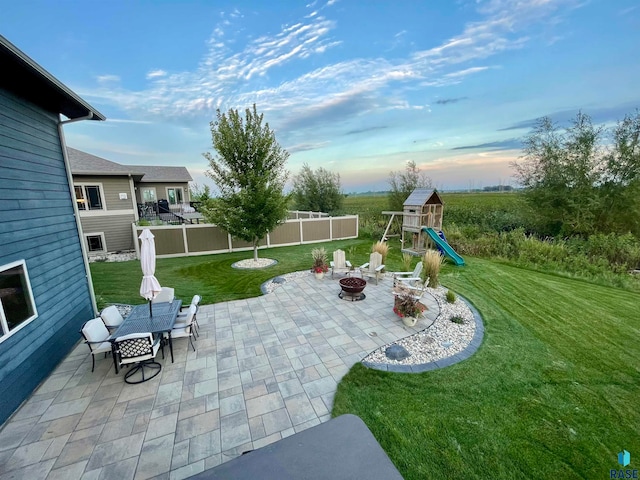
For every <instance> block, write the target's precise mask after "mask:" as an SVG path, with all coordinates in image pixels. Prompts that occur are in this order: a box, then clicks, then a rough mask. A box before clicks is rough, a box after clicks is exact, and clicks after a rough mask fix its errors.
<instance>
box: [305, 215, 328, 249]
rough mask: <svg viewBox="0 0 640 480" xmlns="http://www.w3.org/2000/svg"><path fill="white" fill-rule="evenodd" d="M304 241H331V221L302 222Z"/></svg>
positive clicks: (314, 220) (323, 219) (310, 220)
mask: <svg viewBox="0 0 640 480" xmlns="http://www.w3.org/2000/svg"><path fill="white" fill-rule="evenodd" d="M302 239H303V240H304V242H305V243H306V242H322V241H324V240H331V220H330V219H325V218H322V219H313V220H312V219H309V220H305V221H304V222H302Z"/></svg>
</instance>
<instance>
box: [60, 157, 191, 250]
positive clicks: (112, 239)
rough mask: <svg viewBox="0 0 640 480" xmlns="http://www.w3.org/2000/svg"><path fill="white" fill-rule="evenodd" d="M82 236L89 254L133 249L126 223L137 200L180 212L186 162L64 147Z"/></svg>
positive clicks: (185, 200) (185, 202)
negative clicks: (163, 163) (136, 160)
mask: <svg viewBox="0 0 640 480" xmlns="http://www.w3.org/2000/svg"><path fill="white" fill-rule="evenodd" d="M67 151H68V156H69V163H70V164H71V173H72V175H73V186H74V191H75V196H76V202H77V205H78V211H79V216H80V221H81V224H82V232H83V238H84V240H85V242H86V246H87V251H88V253H89V255H92V254H101V253H106V252H116V251H121V250H134V249H135V244H134V238H133V231H132V229H131V224H132V223H134V222H136V221H137V220H138V218H139V213H140V212H139V209H140V208H141V207H142V205H153V204H156V205H157V204H158V202H161V203H163V202H166V206H167V208H168V209H169V210H170V211H175V212H180V211H181V210H183V209H184V206H185V205H188V204H189V182H190V181H192V178H191V175H189V172H188V171H187V169H186V168H185V167H160V166H142V165H121V164H119V163H116V162H112V161H110V160H106V159H104V158H101V157H97V156H95V155H91V154H90V153H86V152H82V151H80V150H76V149H75V148H70V147H68V148H67Z"/></svg>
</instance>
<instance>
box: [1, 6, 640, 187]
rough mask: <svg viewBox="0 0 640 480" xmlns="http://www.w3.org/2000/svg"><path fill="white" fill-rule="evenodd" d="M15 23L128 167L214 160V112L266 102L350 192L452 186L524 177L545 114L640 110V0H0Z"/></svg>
mask: <svg viewBox="0 0 640 480" xmlns="http://www.w3.org/2000/svg"><path fill="white" fill-rule="evenodd" d="M0 11H1V13H0V32H1V33H2V35H4V36H5V37H6V38H7V39H8V40H9V41H11V42H12V43H14V44H15V45H16V46H17V47H18V48H20V49H21V50H22V51H23V52H25V53H26V54H27V55H29V56H30V57H31V58H33V59H34V60H35V61H36V62H37V63H39V64H40V65H42V66H43V67H44V68H45V69H46V70H48V71H49V72H50V73H52V74H53V75H54V76H55V77H57V78H58V79H59V80H60V81H62V82H63V83H64V84H66V85H67V86H68V87H70V88H71V89H72V90H74V91H75V92H76V93H78V94H79V95H80V96H81V97H83V98H84V99H85V100H87V101H88V102H89V103H91V104H92V105H93V106H94V107H96V108H97V109H98V110H99V111H101V112H102V113H103V114H105V115H106V116H107V121H106V122H80V123H78V124H71V125H68V126H66V127H65V134H66V139H67V144H68V145H69V146H72V147H75V148H78V149H80V150H84V151H87V152H89V153H92V154H94V155H98V156H101V157H104V158H107V159H109V160H113V161H116V162H119V163H124V164H149V165H182V166H185V167H187V168H188V169H189V171H190V172H191V175H192V176H193V177H194V179H195V181H196V182H197V183H198V184H200V185H202V184H204V183H211V181H210V180H207V179H206V177H205V176H204V171H205V170H206V169H207V167H208V165H207V162H206V160H205V159H204V157H203V156H202V153H203V152H206V151H210V150H211V137H210V132H209V122H210V121H211V120H212V119H213V118H214V117H215V111H216V108H220V109H222V110H223V111H226V110H228V109H229V108H239V109H242V110H244V109H245V108H246V107H248V106H251V105H252V104H253V103H255V104H256V105H257V108H258V110H259V111H260V112H263V113H264V114H265V119H266V120H267V121H268V122H269V124H270V126H271V127H272V128H273V129H274V130H275V132H276V137H277V139H278V141H279V143H280V144H281V145H282V146H283V147H284V148H285V149H286V150H288V151H289V152H290V154H291V156H290V157H289V161H288V163H287V168H288V169H289V170H290V171H291V173H292V174H295V173H297V171H298V170H299V169H300V167H301V166H302V164H303V163H305V162H306V163H308V164H309V165H310V166H311V167H312V168H317V167H319V166H322V167H324V168H326V169H328V170H331V171H333V172H337V173H339V174H340V176H341V181H342V187H343V190H344V191H345V192H356V191H368V190H385V189H387V188H388V175H389V172H390V171H392V170H401V169H403V168H404V164H405V162H406V161H408V160H413V161H415V162H416V163H417V164H418V166H419V167H420V168H421V169H422V170H424V171H426V172H427V173H428V175H429V176H430V177H431V178H432V179H433V181H434V184H435V186H437V187H438V188H440V189H466V188H470V187H475V188H479V187H482V186H487V185H496V184H498V183H502V184H511V185H515V183H514V179H513V176H512V175H513V170H512V169H511V168H510V167H509V163H510V162H511V161H513V160H514V159H516V158H517V157H518V156H519V155H520V140H521V138H522V137H523V136H524V135H526V134H527V132H528V131H529V129H530V127H531V125H532V122H533V121H534V120H535V119H536V118H538V117H541V116H545V115H549V116H551V117H552V118H554V119H555V120H557V121H558V122H560V123H561V124H563V125H566V123H567V121H568V119H570V118H572V117H573V116H575V114H576V113H577V112H578V110H579V109H582V111H583V112H585V113H587V114H589V115H591V116H592V118H593V119H594V121H595V122H596V123H614V122H615V121H616V120H620V119H622V117H623V116H624V115H625V114H626V113H632V112H634V111H635V109H636V108H638V107H640V88H639V87H638V79H639V78H640V62H639V61H638V45H640V7H639V6H638V2H637V1H636V0H634V1H631V0H601V1H597V0H591V1H590V0H489V1H484V0H456V1H426V0H425V1H417V0H416V1H409V0H401V1H399V2H390V1H384V2H383V1H362V0H358V1H356V0H328V1H327V0H317V1H307V2H305V1H300V2H297V1H275V2H262V1H235V2H233V1H227V0H220V1H204V0H203V1H198V2H195V1H180V2H178V1H174V2H171V1H157V2H156V1H153V2H152V1H137V2H129V1H127V2H125V1H118V0H114V1H109V2H97V1H68V0H61V1H56V2H52V1H33V0H25V1H21V2H17V1H8V0H0Z"/></svg>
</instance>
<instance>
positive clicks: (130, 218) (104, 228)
mask: <svg viewBox="0 0 640 480" xmlns="http://www.w3.org/2000/svg"><path fill="white" fill-rule="evenodd" d="M135 221H136V218H135V216H134V215H133V214H126V215H106V216H100V217H80V223H81V224H82V232H83V234H84V235H85V236H86V235H87V234H103V235H104V243H105V245H104V247H105V251H107V252H118V251H121V250H135V244H134V242H133V239H132V238H131V224H132V223H135ZM85 241H86V240H85ZM88 254H89V255H91V254H92V252H88Z"/></svg>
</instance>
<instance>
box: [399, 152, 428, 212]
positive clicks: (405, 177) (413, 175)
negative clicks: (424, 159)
mask: <svg viewBox="0 0 640 480" xmlns="http://www.w3.org/2000/svg"><path fill="white" fill-rule="evenodd" d="M389 186H390V187H391V188H390V190H389V195H388V197H389V209H390V210H392V211H394V212H401V211H402V205H403V204H404V201H405V200H406V199H407V197H409V195H411V192H413V191H414V190H415V189H416V188H432V182H431V179H430V178H429V177H428V176H427V174H426V173H425V172H421V171H420V169H419V168H418V167H417V165H416V163H415V162H414V161H412V160H409V161H408V162H407V165H406V167H405V169H404V172H402V171H399V172H391V173H390V174H389Z"/></svg>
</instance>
